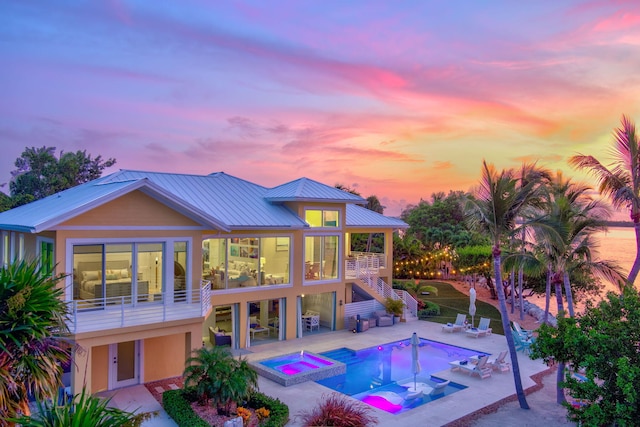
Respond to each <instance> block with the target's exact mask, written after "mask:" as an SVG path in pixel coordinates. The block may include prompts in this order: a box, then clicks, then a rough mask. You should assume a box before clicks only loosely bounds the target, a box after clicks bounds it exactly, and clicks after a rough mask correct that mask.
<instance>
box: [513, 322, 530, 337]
mask: <svg viewBox="0 0 640 427" xmlns="http://www.w3.org/2000/svg"><path fill="white" fill-rule="evenodd" d="M511 324H512V327H513V330H514V331H516V332H517V333H518V334H520V336H521V337H522V338H523V339H525V340H527V339H528V340H531V342H534V341H535V338H534V337H533V331H529V330H527V329H522V327H521V326H520V324H519V323H518V322H511Z"/></svg>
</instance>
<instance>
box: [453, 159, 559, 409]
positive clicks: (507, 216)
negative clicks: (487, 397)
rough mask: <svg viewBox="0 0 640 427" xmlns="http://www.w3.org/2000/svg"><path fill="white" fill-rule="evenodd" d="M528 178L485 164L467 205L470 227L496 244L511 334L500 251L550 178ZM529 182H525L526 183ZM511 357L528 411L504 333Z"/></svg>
mask: <svg viewBox="0 0 640 427" xmlns="http://www.w3.org/2000/svg"><path fill="white" fill-rule="evenodd" d="M528 169H529V173H528V174H527V175H526V177H524V179H523V177H522V176H520V177H518V174H517V173H516V172H514V171H513V170H512V169H510V170H503V171H502V172H500V173H498V172H497V171H496V170H495V168H494V166H493V165H489V164H487V162H486V161H485V162H483V169H482V178H481V181H480V184H479V186H478V187H476V188H475V189H474V190H473V191H472V193H471V194H469V197H468V199H467V203H466V205H465V213H466V216H465V218H466V220H467V221H468V223H469V224H470V226H471V227H473V228H475V229H478V230H482V231H484V232H485V233H486V234H487V235H488V236H490V237H491V240H492V242H493V248H492V256H493V270H494V275H495V278H496V283H498V286H497V290H498V302H499V307H500V313H501V315H502V326H503V328H504V330H505V331H509V330H510V325H509V313H508V311H507V304H506V300H505V294H504V288H503V287H502V286H501V284H502V266H501V253H502V250H501V247H502V245H503V238H506V237H508V236H510V235H513V234H514V232H515V231H516V221H517V220H518V219H519V218H520V217H521V215H522V214H523V213H524V210H525V209H526V208H527V207H529V206H535V205H537V204H538V203H539V189H540V183H541V181H542V179H543V178H545V176H546V175H547V174H546V172H545V171H543V170H539V169H536V168H528ZM525 179H526V181H525ZM505 337H506V340H507V346H508V348H509V353H510V357H511V366H512V372H513V378H514V382H515V388H516V395H517V397H518V402H519V404H520V407H521V408H523V409H529V405H528V404H527V400H526V397H525V394H524V389H523V387H522V379H521V377H520V367H519V364H518V357H517V353H516V349H515V344H514V341H513V336H512V335H511V334H509V333H505Z"/></svg>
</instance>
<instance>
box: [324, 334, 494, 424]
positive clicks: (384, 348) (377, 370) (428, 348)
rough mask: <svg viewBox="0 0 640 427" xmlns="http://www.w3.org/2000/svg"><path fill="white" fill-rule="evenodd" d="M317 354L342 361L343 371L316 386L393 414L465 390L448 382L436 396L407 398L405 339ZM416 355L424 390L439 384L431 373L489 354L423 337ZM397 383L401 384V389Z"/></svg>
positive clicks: (407, 347) (408, 346) (408, 373)
mask: <svg viewBox="0 0 640 427" xmlns="http://www.w3.org/2000/svg"><path fill="white" fill-rule="evenodd" d="M320 354H321V355H322V356H325V357H328V358H330V359H333V360H337V361H340V362H343V363H344V364H345V365H346V372H345V373H344V374H341V375H336V376H333V377H330V378H325V379H322V380H316V382H317V383H318V384H322V385H323V386H325V387H328V388H330V389H332V390H335V391H337V392H340V393H343V394H346V395H349V396H351V397H353V398H356V399H358V400H361V401H363V402H365V403H367V404H369V405H371V406H375V407H377V408H379V409H382V410H385V411H387V412H391V413H394V414H398V413H402V412H405V411H407V410H410V409H413V408H415V407H418V406H420V405H422V404H425V403H428V402H431V401H433V400H436V399H439V398H441V397H443V396H446V395H450V394H452V393H455V392H457V391H460V390H463V389H465V388H466V386H464V385H462V384H457V383H453V382H450V383H449V384H447V385H446V387H445V388H444V389H443V390H442V391H441V392H439V393H437V394H433V395H431V394H429V393H424V394H422V395H420V396H419V397H418V398H414V397H412V396H409V393H408V389H407V387H406V384H405V383H409V382H411V383H413V372H412V370H411V365H412V364H411V344H410V342H409V339H408V338H407V339H406V340H400V341H393V342H390V343H387V344H382V345H378V346H375V347H369V348H365V349H362V350H358V351H355V350H352V349H349V348H346V347H343V348H339V349H336V350H331V351H327V352H323V353H320ZM418 354H419V360H420V366H421V371H420V374H418V382H420V383H422V384H423V386H424V387H427V388H435V387H436V385H437V384H438V383H440V382H442V381H443V380H442V379H441V378H438V377H432V374H434V373H436V372H439V371H443V370H447V369H449V367H450V366H449V362H451V361H454V360H462V359H465V360H468V359H470V358H471V357H473V356H487V355H489V354H488V353H484V352H481V351H477V350H472V349H468V348H463V347H457V346H453V345H450V344H445V343H442V342H438V341H432V340H427V339H423V338H420V346H419V351H418ZM401 384H405V387H403V386H402V385H401Z"/></svg>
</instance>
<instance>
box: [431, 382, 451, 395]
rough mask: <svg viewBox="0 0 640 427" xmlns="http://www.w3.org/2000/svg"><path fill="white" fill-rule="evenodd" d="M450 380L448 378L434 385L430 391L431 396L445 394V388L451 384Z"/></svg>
mask: <svg viewBox="0 0 640 427" xmlns="http://www.w3.org/2000/svg"><path fill="white" fill-rule="evenodd" d="M449 382H450V381H449V380H446V381H443V382H441V383H438V384H436V385H435V386H433V388H432V389H431V391H430V392H429V396H438V395H440V394H444V390H445V389H446V388H447V386H448V385H449Z"/></svg>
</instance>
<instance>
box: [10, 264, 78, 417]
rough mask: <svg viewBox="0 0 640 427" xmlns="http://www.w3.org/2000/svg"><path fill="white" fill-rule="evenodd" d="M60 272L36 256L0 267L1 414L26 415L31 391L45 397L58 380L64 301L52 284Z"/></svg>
mask: <svg viewBox="0 0 640 427" xmlns="http://www.w3.org/2000/svg"><path fill="white" fill-rule="evenodd" d="M63 277H64V276H63V275H58V276H53V275H52V271H51V270H50V268H49V267H48V266H46V265H43V266H41V265H40V263H39V262H38V261H37V260H34V261H26V260H23V261H19V262H15V263H13V264H9V265H8V266H7V267H4V268H0V419H2V418H15V417H16V416H18V415H20V414H23V415H29V414H30V412H29V406H28V401H29V396H33V397H34V398H35V399H36V400H38V401H45V400H46V399H50V398H52V397H53V396H56V395H57V391H58V387H59V386H60V385H62V383H61V375H62V368H61V364H62V363H66V362H68V360H69V346H68V343H67V342H66V341H65V339H64V335H65V334H66V333H67V332H68V330H67V326H66V323H65V317H66V315H67V306H66V305H65V303H64V301H63V300H62V292H63V290H62V289H61V288H57V287H56V283H57V282H58V281H60V280H61V279H62V278H63Z"/></svg>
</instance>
